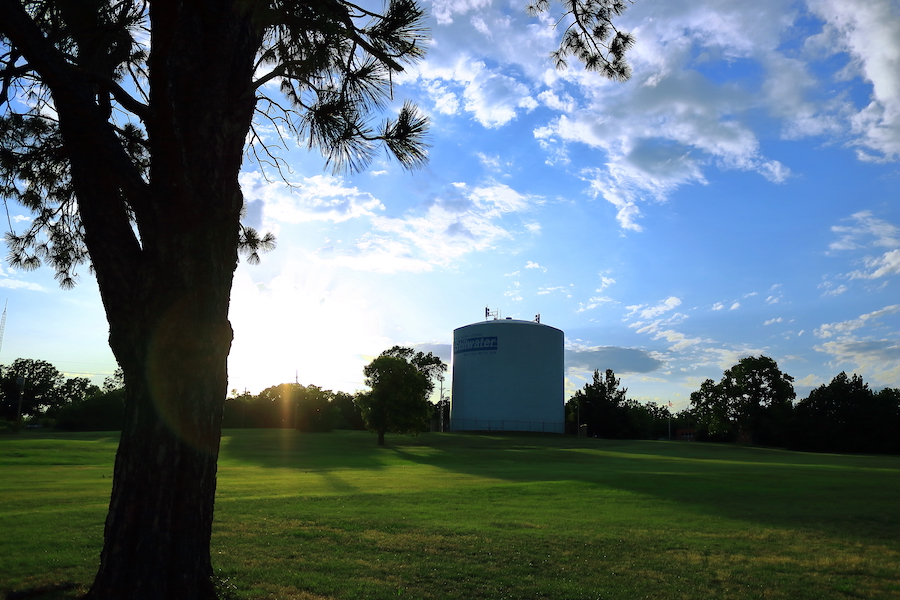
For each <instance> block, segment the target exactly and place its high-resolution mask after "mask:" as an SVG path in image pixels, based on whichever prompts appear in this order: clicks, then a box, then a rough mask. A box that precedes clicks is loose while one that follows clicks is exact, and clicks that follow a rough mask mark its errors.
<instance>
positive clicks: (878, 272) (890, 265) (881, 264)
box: [850, 249, 900, 279]
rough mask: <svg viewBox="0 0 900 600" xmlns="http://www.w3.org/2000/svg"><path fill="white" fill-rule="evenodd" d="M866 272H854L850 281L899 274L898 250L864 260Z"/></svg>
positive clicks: (899, 259)
mask: <svg viewBox="0 0 900 600" xmlns="http://www.w3.org/2000/svg"><path fill="white" fill-rule="evenodd" d="M865 263H866V267H868V269H869V270H868V271H854V272H852V273H851V274H850V277H851V279H878V278H879V277H885V276H887V275H897V274H898V273H900V249H898V250H891V251H890V252H885V253H884V254H883V255H882V256H877V257H874V258H871V257H869V258H866V259H865Z"/></svg>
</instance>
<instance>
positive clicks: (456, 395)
mask: <svg viewBox="0 0 900 600" xmlns="http://www.w3.org/2000/svg"><path fill="white" fill-rule="evenodd" d="M564 338H565V336H564V334H563V332H562V331H561V330H559V329H556V328H555V327H550V326H549V325H543V324H541V323H538V322H535V321H520V320H517V319H496V320H491V321H484V322H481V323H473V324H471V325H466V326H464V327H460V328H458V329H455V330H454V331H453V360H452V369H453V382H452V398H451V405H450V427H451V429H452V430H453V431H493V430H496V431H546V432H553V433H563V432H564V431H565V426H564V412H565V411H564V399H563V394H564V367H563V345H564Z"/></svg>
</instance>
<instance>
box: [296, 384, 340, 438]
mask: <svg viewBox="0 0 900 600" xmlns="http://www.w3.org/2000/svg"><path fill="white" fill-rule="evenodd" d="M294 385H296V386H297V387H296V388H293V389H292V394H291V397H290V399H289V401H290V402H291V403H292V404H293V405H294V429H296V430H297V431H310V432H324V431H331V430H332V429H334V424H335V422H336V420H337V419H336V417H337V412H336V409H335V407H334V406H332V404H331V401H332V397H333V393H332V392H331V390H323V389H322V388H320V387H319V386H317V385H306V386H303V385H297V384H294Z"/></svg>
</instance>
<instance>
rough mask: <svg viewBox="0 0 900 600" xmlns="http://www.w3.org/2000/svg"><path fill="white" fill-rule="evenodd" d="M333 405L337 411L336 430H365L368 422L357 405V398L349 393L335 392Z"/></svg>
mask: <svg viewBox="0 0 900 600" xmlns="http://www.w3.org/2000/svg"><path fill="white" fill-rule="evenodd" d="M331 405H332V406H333V407H334V410H335V414H336V416H335V419H336V422H335V428H336V429H355V430H363V429H365V428H366V422H365V421H364V420H363V418H362V412H361V411H360V409H359V406H357V404H356V396H355V395H353V394H348V393H347V392H334V397H333V398H332V400H331Z"/></svg>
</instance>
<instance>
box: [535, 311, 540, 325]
mask: <svg viewBox="0 0 900 600" xmlns="http://www.w3.org/2000/svg"><path fill="white" fill-rule="evenodd" d="M534 322H535V323H540V322H541V313H538V314H536V315H534Z"/></svg>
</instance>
